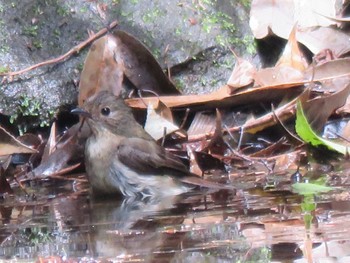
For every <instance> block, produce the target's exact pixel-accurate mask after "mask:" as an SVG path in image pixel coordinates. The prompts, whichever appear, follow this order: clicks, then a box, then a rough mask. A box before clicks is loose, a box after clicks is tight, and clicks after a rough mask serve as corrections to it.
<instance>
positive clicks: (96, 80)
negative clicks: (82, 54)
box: [78, 34, 124, 107]
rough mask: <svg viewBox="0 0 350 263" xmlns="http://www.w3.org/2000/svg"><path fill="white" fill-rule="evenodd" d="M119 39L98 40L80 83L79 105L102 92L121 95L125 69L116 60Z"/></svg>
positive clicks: (93, 46) (91, 50) (105, 38)
mask: <svg viewBox="0 0 350 263" xmlns="http://www.w3.org/2000/svg"><path fill="white" fill-rule="evenodd" d="M117 47H118V42H117V39H116V38H115V37H114V36H113V35H111V34H108V35H106V36H104V37H101V38H100V39H98V40H96V41H95V42H94V43H93V44H92V46H91V47H90V50H89V52H88V54H87V56H86V59H85V62H84V68H83V71H82V72H81V76H80V83H79V97H78V104H79V106H80V107H81V106H82V105H83V103H84V101H85V100H86V99H87V98H89V97H91V96H92V95H94V94H95V93H97V92H98V91H101V90H109V91H111V92H112V93H113V94H114V95H116V96H117V95H119V93H120V92H121V89H122V82H123V74H124V68H123V64H120V63H117V62H116V60H115V57H114V56H115V52H116V50H117Z"/></svg>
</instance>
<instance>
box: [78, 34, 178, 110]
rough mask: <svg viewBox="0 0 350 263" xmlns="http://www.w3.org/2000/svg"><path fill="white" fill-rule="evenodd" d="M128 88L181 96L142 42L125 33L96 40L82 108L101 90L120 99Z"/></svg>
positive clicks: (81, 90) (82, 92)
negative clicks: (88, 99)
mask: <svg viewBox="0 0 350 263" xmlns="http://www.w3.org/2000/svg"><path fill="white" fill-rule="evenodd" d="M124 84H125V85H124ZM128 84H129V86H130V84H131V88H136V89H137V90H142V91H151V92H153V94H154V93H156V94H158V95H164V94H179V91H178V90H177V89H176V88H175V86H174V85H173V83H172V82H171V81H170V80H169V79H168V77H167V76H166V75H165V74H164V72H163V70H162V68H161V67H160V65H159V64H158V62H157V61H156V59H155V58H154V57H153V55H152V54H151V52H150V51H149V50H148V49H147V48H146V47H145V46H144V45H143V44H142V43H141V42H140V41H138V40H137V39H136V38H134V37H133V36H131V35H129V34H127V33H125V32H123V31H115V32H114V33H113V34H108V35H106V36H104V37H102V38H100V39H98V40H96V41H95V42H94V43H93V45H92V46H91V48H90V50H89V53H88V55H87V57H86V60H85V63H84V69H83V71H82V73H81V80H80V84H79V100H78V101H79V105H80V106H81V105H82V104H83V102H84V101H85V100H86V99H87V98H88V97H90V96H92V95H93V94H95V93H96V92H98V91H101V90H109V91H111V92H112V93H113V94H114V95H116V96H118V95H119V94H120V92H121V90H122V88H128V87H129V86H128ZM129 88H130V87H129ZM146 94H147V93H146ZM147 95H148V94H147Z"/></svg>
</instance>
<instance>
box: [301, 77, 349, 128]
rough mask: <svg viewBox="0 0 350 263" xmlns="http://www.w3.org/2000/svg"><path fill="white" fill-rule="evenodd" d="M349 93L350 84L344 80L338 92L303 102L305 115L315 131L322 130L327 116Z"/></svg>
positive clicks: (339, 105) (342, 102)
mask: <svg viewBox="0 0 350 263" xmlns="http://www.w3.org/2000/svg"><path fill="white" fill-rule="evenodd" d="M349 93H350V84H348V81H346V84H344V83H343V86H342V88H341V89H340V90H339V91H338V92H335V93H333V94H329V95H327V96H325V95H324V96H320V97H317V98H315V99H311V100H308V101H306V102H303V110H304V113H305V116H306V117H307V119H308V120H309V123H310V125H311V127H312V128H313V130H314V131H315V132H321V131H322V130H323V127H324V125H325V124H326V121H327V120H328V118H329V116H330V115H331V114H332V113H334V111H335V110H336V109H338V108H340V107H341V106H343V105H344V104H345V102H346V99H347V97H348V96H349ZM320 109H322V110H320Z"/></svg>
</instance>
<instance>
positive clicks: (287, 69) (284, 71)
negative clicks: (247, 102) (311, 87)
mask: <svg viewBox="0 0 350 263" xmlns="http://www.w3.org/2000/svg"><path fill="white" fill-rule="evenodd" d="M254 80H255V86H264V87H269V86H270V87H271V86H277V85H285V84H287V83H290V84H292V85H293V83H301V82H303V81H304V75H303V73H302V72H301V71H300V70H298V69H296V68H292V67H291V66H285V65H281V66H279V67H273V68H264V69H261V70H259V71H257V72H255V74H254Z"/></svg>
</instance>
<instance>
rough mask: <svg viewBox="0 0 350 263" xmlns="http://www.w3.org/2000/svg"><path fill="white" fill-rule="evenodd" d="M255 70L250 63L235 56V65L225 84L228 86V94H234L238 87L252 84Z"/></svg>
mask: <svg viewBox="0 0 350 263" xmlns="http://www.w3.org/2000/svg"><path fill="white" fill-rule="evenodd" d="M255 71H256V69H255V67H254V66H253V64H252V63H250V62H249V61H248V60H245V59H242V58H239V57H238V56H236V64H235V67H234V69H233V71H232V73H231V76H230V78H229V80H228V81H227V85H228V86H229V87H230V94H234V93H235V92H236V91H237V90H238V89H239V88H242V87H246V86H248V85H250V84H252V83H253V82H254V78H253V77H254V73H255Z"/></svg>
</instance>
